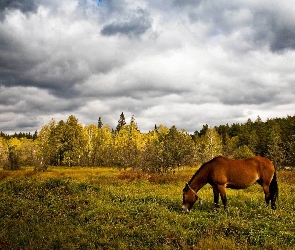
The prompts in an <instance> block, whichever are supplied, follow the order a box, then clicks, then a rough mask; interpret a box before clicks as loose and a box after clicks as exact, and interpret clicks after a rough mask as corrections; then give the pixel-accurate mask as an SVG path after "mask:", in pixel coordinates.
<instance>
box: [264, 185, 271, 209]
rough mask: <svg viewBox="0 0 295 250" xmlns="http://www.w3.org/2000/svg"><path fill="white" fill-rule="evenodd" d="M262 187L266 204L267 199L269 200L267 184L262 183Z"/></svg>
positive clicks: (267, 203)
mask: <svg viewBox="0 0 295 250" xmlns="http://www.w3.org/2000/svg"><path fill="white" fill-rule="evenodd" d="M262 188H263V192H264V196H265V202H266V206H268V205H269V201H270V192H269V185H266V184H263V185H262Z"/></svg>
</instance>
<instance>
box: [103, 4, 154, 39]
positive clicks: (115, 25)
mask: <svg viewBox="0 0 295 250" xmlns="http://www.w3.org/2000/svg"><path fill="white" fill-rule="evenodd" d="M149 28H151V20H150V17H149V15H148V13H146V12H145V11H144V10H143V9H137V10H135V11H132V13H131V14H130V16H127V17H125V18H124V19H123V20H116V21H114V22H112V23H110V24H106V25H105V26H104V27H103V28H102V30H101V34H102V35H105V36H112V35H118V34H119V35H126V36H131V37H139V36H140V35H142V34H144V33H145V32H146V31H147V30H148V29H149Z"/></svg>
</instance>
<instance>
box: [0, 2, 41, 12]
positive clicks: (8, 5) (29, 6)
mask: <svg viewBox="0 0 295 250" xmlns="http://www.w3.org/2000/svg"><path fill="white" fill-rule="evenodd" d="M36 8H37V4H36V2H35V0H19V1H17V0H1V1H0V11H3V10H5V9H18V10H20V11H22V12H24V13H25V12H33V11H35V10H36Z"/></svg>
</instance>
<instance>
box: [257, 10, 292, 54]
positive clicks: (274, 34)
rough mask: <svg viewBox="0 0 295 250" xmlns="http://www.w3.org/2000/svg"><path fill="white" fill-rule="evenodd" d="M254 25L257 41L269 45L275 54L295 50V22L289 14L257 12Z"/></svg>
mask: <svg viewBox="0 0 295 250" xmlns="http://www.w3.org/2000/svg"><path fill="white" fill-rule="evenodd" d="M254 25H255V27H256V29H255V39H256V41H257V42H258V43H266V44H269V47H270V49H271V50H272V51H273V52H276V51H277V52H279V51H282V50H284V49H291V50H293V49H295V20H292V19H290V18H289V15H288V13H284V12H275V11H259V12H256V13H255V17H254Z"/></svg>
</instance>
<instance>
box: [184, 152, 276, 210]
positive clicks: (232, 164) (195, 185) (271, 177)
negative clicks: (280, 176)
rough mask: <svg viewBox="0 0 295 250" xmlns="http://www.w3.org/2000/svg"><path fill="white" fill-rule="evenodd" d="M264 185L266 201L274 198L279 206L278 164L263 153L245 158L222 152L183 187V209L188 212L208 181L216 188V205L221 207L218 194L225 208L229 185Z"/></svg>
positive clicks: (272, 206) (242, 186)
mask: <svg viewBox="0 0 295 250" xmlns="http://www.w3.org/2000/svg"><path fill="white" fill-rule="evenodd" d="M256 182H257V183H258V184H259V185H261V186H262V188H263V191H264V194H265V201H266V204H267V205H268V204H269V201H271V208H272V209H274V210H275V209H276V205H275V202H276V199H277V196H278V184H277V180H276V172H275V167H274V165H273V164H272V163H271V161H270V160H268V159H267V158H264V157H259V156H256V157H253V158H249V159H245V160H231V159H228V158H225V157H222V156H219V157H216V158H214V159H212V160H211V161H209V162H207V163H204V164H203V165H202V166H201V167H200V169H199V170H198V171H197V172H196V173H195V174H194V176H193V177H192V178H191V180H190V181H189V182H188V183H186V185H185V187H184V189H183V203H182V210H183V211H184V212H189V211H190V209H191V208H192V206H193V205H194V203H195V202H196V200H197V199H198V195H197V192H198V191H199V190H200V189H201V188H202V187H203V186H204V185H206V184H207V183H209V184H210V185H211V186H212V188H213V195H214V204H215V209H217V208H218V207H219V204H218V201H219V194H220V196H221V200H222V203H223V205H224V209H226V188H233V189H245V188H247V187H249V186H251V185H253V184H254V183H256Z"/></svg>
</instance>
